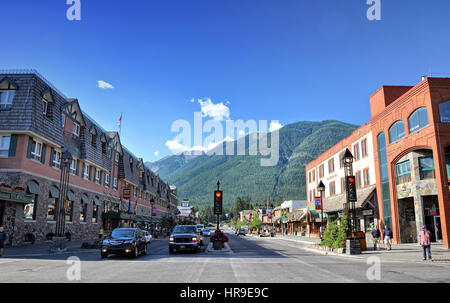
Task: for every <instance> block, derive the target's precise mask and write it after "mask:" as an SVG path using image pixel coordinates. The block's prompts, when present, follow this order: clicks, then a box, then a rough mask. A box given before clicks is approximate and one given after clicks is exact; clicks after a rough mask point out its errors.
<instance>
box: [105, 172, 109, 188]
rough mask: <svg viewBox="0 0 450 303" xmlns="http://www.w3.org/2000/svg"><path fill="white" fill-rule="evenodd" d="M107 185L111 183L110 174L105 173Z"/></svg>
mask: <svg viewBox="0 0 450 303" xmlns="http://www.w3.org/2000/svg"><path fill="white" fill-rule="evenodd" d="M105 185H106V186H108V185H109V174H105Z"/></svg>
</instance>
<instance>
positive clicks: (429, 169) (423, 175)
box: [419, 157, 435, 180]
mask: <svg viewBox="0 0 450 303" xmlns="http://www.w3.org/2000/svg"><path fill="white" fill-rule="evenodd" d="M419 170H420V180H425V179H434V178H435V175H434V161H433V157H422V158H419Z"/></svg>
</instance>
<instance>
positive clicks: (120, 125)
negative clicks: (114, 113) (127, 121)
mask: <svg viewBox="0 0 450 303" xmlns="http://www.w3.org/2000/svg"><path fill="white" fill-rule="evenodd" d="M122 115H123V113H121V114H120V118H119V133H120V130H121V127H122Z"/></svg>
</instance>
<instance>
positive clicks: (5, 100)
mask: <svg viewBox="0 0 450 303" xmlns="http://www.w3.org/2000/svg"><path fill="white" fill-rule="evenodd" d="M16 89H17V88H16V87H15V86H14V85H12V84H11V82H9V81H8V80H3V81H2V82H1V83H0V110H2V109H10V108H11V107H12V103H13V100H14V94H15V93H16Z"/></svg>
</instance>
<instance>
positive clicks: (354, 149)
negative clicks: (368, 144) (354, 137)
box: [353, 143, 360, 161]
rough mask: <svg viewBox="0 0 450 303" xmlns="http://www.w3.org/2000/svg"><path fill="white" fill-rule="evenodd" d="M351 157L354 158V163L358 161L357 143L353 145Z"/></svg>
mask: <svg viewBox="0 0 450 303" xmlns="http://www.w3.org/2000/svg"><path fill="white" fill-rule="evenodd" d="M353 157H355V161H358V160H359V158H360V156H359V143H356V144H355V145H353Z"/></svg>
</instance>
